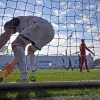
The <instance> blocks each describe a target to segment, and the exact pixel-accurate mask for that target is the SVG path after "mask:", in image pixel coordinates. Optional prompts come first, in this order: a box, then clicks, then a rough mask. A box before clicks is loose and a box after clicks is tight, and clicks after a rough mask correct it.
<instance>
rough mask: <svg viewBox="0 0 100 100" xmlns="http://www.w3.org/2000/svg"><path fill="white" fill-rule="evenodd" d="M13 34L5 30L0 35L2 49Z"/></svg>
mask: <svg viewBox="0 0 100 100" xmlns="http://www.w3.org/2000/svg"><path fill="white" fill-rule="evenodd" d="M10 36H11V34H8V33H7V32H4V33H3V34H1V36H0V49H1V48H2V47H3V46H4V45H5V44H6V43H7V41H8V40H9V39H10Z"/></svg>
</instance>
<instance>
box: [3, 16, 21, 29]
mask: <svg viewBox="0 0 100 100" xmlns="http://www.w3.org/2000/svg"><path fill="white" fill-rule="evenodd" d="M19 24H20V20H19V19H18V18H13V19H12V20H10V21H8V22H6V23H5V25H4V29H5V28H12V27H17V26H18V25H19Z"/></svg>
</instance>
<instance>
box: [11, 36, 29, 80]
mask: <svg viewBox="0 0 100 100" xmlns="http://www.w3.org/2000/svg"><path fill="white" fill-rule="evenodd" d="M27 44H28V41H25V40H24V39H23V38H22V37H21V36H20V35H19V36H18V37H17V39H16V40H15V41H14V42H13V43H12V50H13V52H14V56H15V59H16V61H17V67H18V69H19V70H20V74H21V80H23V81H24V80H27V68H26V62H25V47H26V45H27Z"/></svg>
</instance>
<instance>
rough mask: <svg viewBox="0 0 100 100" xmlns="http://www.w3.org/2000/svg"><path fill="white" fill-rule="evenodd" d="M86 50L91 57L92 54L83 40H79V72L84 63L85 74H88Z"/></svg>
mask: <svg viewBox="0 0 100 100" xmlns="http://www.w3.org/2000/svg"><path fill="white" fill-rule="evenodd" d="M86 50H88V51H89V52H91V53H92V54H93V55H94V53H93V52H92V51H91V50H90V49H89V48H88V47H87V46H86V44H85V41H84V39H81V45H80V72H82V71H83V64H84V63H85V67H86V70H87V72H89V68H88V65H87V59H86Z"/></svg>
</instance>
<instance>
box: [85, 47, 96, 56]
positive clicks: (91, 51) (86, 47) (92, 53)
mask: <svg viewBox="0 0 100 100" xmlns="http://www.w3.org/2000/svg"><path fill="white" fill-rule="evenodd" d="M86 49H87V50H88V51H89V52H91V53H92V54H93V55H95V54H94V53H93V52H92V51H91V50H90V49H89V48H88V47H86Z"/></svg>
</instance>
